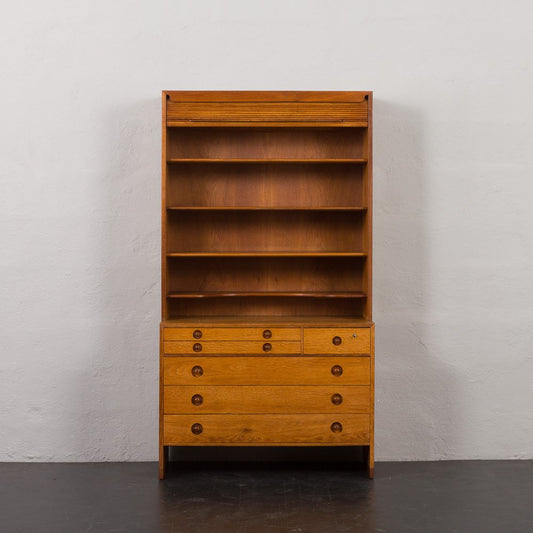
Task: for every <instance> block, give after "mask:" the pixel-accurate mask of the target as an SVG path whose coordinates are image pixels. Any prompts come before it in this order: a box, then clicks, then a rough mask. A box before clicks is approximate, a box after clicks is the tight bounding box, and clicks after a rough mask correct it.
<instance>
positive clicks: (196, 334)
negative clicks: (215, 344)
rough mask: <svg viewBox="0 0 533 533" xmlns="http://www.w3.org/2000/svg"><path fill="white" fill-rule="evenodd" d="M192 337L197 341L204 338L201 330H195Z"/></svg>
mask: <svg viewBox="0 0 533 533" xmlns="http://www.w3.org/2000/svg"><path fill="white" fill-rule="evenodd" d="M192 336H193V337H194V338H195V339H201V338H202V332H201V331H200V330H199V329H195V330H194V331H193V332H192Z"/></svg>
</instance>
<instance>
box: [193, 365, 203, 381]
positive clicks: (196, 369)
mask: <svg viewBox="0 0 533 533" xmlns="http://www.w3.org/2000/svg"><path fill="white" fill-rule="evenodd" d="M203 373H204V369H203V368H202V367H201V366H198V365H196V366H193V367H192V370H191V374H192V375H193V376H194V377H195V378H199V377H200V376H202V375H203Z"/></svg>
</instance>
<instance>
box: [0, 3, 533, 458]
mask: <svg viewBox="0 0 533 533" xmlns="http://www.w3.org/2000/svg"><path fill="white" fill-rule="evenodd" d="M532 14H533V13H532V7H531V4H530V2H526V1H525V0H524V1H516V2H506V3H503V2H496V1H493V0H485V1H480V0H475V1H468V2H464V1H458V0H452V1H446V2H444V1H437V2H427V1H423V0H411V1H405V2H396V1H392V0H389V1H379V2H374V1H370V0H368V1H354V0H351V1H336V2H331V1H329V2H326V1H291V0H284V1H279V0H270V1H268V2H254V1H250V0H247V1H236V0H226V1H225V2H217V1H204V2H198V1H188V2H185V1H173V2H171V1H158V0H154V1H152V2H146V1H139V0H137V1H125V0H112V1H109V0H108V1H103V0H93V1H83V2H82V1H71V0H69V1H67V0H49V1H48V2H39V1H37V0H28V1H26V2H10V3H7V2H5V3H3V4H2V7H1V11H0V67H1V74H2V83H1V84H0V117H1V128H0V173H1V175H0V180H1V181H0V187H1V189H0V223H1V231H0V269H1V271H0V280H1V281H0V302H1V305H0V346H1V351H0V460H7V461H99V460H154V459H155V458H156V451H157V401H158V398H157V386H158V385H157V383H158V382H157V379H158V378H157V374H158V365H157V349H158V340H157V337H158V329H157V327H158V320H159V290H160V284H159V236H160V223H159V210H160V200H159V194H160V119H161V117H160V92H161V90H162V89H287V90H290V89H301V90H306V89H308V90H312V89H315V90H320V89H322V90H358V89H370V90H374V92H375V93H374V94H375V246H374V250H375V262H374V264H375V277H374V291H375V317H374V318H375V320H376V322H377V340H376V347H377V369H376V384H377V385H376V386H377V388H376V446H377V450H376V452H377V459H378V460H379V459H381V460H383V459H406V460H407V459H451V458H525V457H532V456H533V420H532V414H531V413H532V412H533V409H532V407H533V385H532V381H533V340H532V328H531V324H532V322H533V310H532V301H533V294H532V289H533V266H532V265H533V239H532V227H533V210H532V209H531V197H532V194H533V174H532V172H531V153H532V144H531V140H532V138H533V126H532V125H533V104H532V97H531V94H532V91H533V72H532V61H531V50H533V38H532V35H533V33H532V32H531V28H530V27H529V23H530V21H531V15H532Z"/></svg>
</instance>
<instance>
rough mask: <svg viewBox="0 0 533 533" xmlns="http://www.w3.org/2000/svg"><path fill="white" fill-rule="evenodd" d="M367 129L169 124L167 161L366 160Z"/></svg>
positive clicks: (330, 161)
mask: <svg viewBox="0 0 533 533" xmlns="http://www.w3.org/2000/svg"><path fill="white" fill-rule="evenodd" d="M365 131H366V129H362V128H341V129H335V128H322V129H317V128H308V129H306V128H282V129H280V128H255V129H246V128H220V127H219V128H169V129H168V130H167V161H173V160H176V163H177V162H179V160H182V161H183V162H184V163H187V160H191V159H192V160H197V162H198V163H202V162H205V163H209V162H210V161H211V162H212V163H225V162H227V163H228V164H234V163H243V164H247V163H257V164H268V163H269V162H270V164H276V163H283V164H285V163H287V164H295V163H319V162H322V164H330V163H333V164H342V163H357V164H363V163H366V159H367V158H366V154H365V153H364V151H363V146H364V139H365ZM205 160H207V161H205ZM332 160H338V161H332Z"/></svg>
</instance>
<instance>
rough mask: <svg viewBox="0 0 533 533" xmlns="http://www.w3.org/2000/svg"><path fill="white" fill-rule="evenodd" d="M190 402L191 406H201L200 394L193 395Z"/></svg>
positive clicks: (202, 400)
mask: <svg viewBox="0 0 533 533" xmlns="http://www.w3.org/2000/svg"><path fill="white" fill-rule="evenodd" d="M191 402H192V404H193V405H202V404H203V403H204V399H203V398H202V395H201V394H195V395H193V397H192V398H191Z"/></svg>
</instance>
